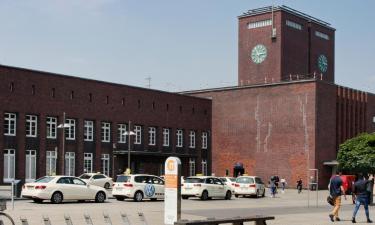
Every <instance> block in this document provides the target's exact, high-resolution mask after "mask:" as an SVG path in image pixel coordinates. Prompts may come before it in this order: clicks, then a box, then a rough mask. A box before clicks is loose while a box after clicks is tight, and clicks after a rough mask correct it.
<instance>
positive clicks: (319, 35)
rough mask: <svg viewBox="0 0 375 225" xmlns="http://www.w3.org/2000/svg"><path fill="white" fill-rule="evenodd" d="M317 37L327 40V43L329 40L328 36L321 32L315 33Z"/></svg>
mask: <svg viewBox="0 0 375 225" xmlns="http://www.w3.org/2000/svg"><path fill="white" fill-rule="evenodd" d="M315 36H317V37H320V38H322V39H325V40H327V41H328V40H329V36H328V34H325V33H322V32H319V31H315Z"/></svg>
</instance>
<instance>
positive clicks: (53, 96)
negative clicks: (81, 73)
mask: <svg viewBox="0 0 375 225" xmlns="http://www.w3.org/2000/svg"><path fill="white" fill-rule="evenodd" d="M55 92H56V90H55V88H52V91H51V96H52V98H55Z"/></svg>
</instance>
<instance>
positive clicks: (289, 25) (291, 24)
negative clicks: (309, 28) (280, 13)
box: [286, 20, 302, 30]
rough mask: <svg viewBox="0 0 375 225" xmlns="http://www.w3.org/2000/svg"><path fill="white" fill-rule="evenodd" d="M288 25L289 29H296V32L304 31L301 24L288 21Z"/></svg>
mask: <svg viewBox="0 0 375 225" xmlns="http://www.w3.org/2000/svg"><path fill="white" fill-rule="evenodd" d="M286 25H287V26H288V27H291V28H294V29H296V30H302V25H301V24H299V23H296V22H293V21H290V20H286Z"/></svg>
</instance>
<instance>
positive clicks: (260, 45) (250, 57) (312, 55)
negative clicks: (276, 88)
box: [238, 6, 335, 86]
mask: <svg viewBox="0 0 375 225" xmlns="http://www.w3.org/2000/svg"><path fill="white" fill-rule="evenodd" d="M334 42H335V29H334V28H332V27H331V26H330V24H328V23H326V22H324V21H321V20H319V19H316V18H314V17H311V16H309V15H306V14H304V13H301V12H299V11H296V10H294V9H291V8H289V7H286V6H277V7H264V8H259V9H254V10H249V11H248V12H246V13H244V14H243V15H241V16H239V45H238V84H239V85H240V86H242V85H251V84H264V83H272V82H281V81H288V80H297V79H306V78H313V77H314V76H315V77H316V78H317V79H322V80H325V81H327V82H332V83H333V82H334Z"/></svg>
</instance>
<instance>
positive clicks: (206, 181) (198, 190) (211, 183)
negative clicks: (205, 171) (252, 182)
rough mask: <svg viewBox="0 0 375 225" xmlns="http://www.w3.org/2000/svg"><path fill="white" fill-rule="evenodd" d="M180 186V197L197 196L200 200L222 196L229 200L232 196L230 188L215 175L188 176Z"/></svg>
mask: <svg viewBox="0 0 375 225" xmlns="http://www.w3.org/2000/svg"><path fill="white" fill-rule="evenodd" d="M181 186H182V187H181V196H182V199H188V198H189V197H199V198H200V199H201V200H207V199H210V198H224V199H226V200H230V199H231V198H232V191H231V188H230V187H229V186H228V185H226V184H224V183H223V182H222V181H221V180H220V179H219V178H217V177H211V176H193V177H188V178H186V179H185V181H184V183H183V184H182V185H181Z"/></svg>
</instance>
